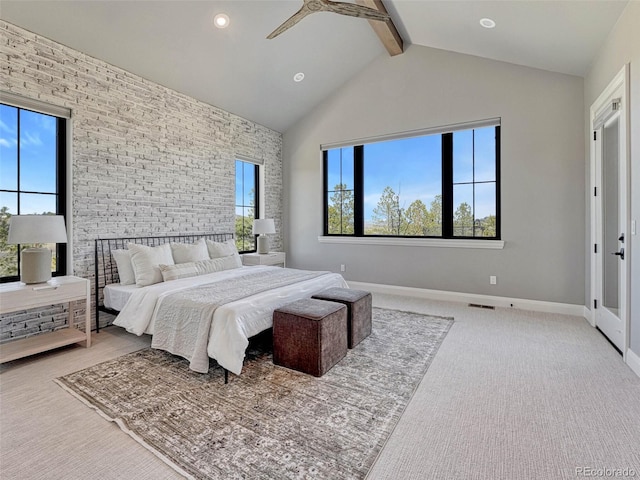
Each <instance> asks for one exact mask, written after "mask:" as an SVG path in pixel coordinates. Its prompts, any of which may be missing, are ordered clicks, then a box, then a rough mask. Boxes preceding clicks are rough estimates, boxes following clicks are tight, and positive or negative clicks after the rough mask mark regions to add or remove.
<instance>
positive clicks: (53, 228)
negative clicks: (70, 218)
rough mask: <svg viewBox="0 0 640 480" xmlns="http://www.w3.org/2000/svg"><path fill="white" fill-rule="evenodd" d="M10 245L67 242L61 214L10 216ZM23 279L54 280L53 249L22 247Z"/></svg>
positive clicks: (33, 280) (28, 280)
mask: <svg viewBox="0 0 640 480" xmlns="http://www.w3.org/2000/svg"><path fill="white" fill-rule="evenodd" d="M7 243H9V244H34V243H35V244H42V243H67V230H66V228H65V226H64V217H63V216H62V215H13V216H12V217H11V218H10V219H9V238H8V239H7ZM20 270H21V272H20V273H21V275H20V277H21V278H20V280H21V281H23V282H24V283H27V284H30V283H43V282H47V281H49V280H51V250H49V249H48V248H45V247H33V248H25V249H24V250H22V262H21V268H20Z"/></svg>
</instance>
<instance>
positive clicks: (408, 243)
mask: <svg viewBox="0 0 640 480" xmlns="http://www.w3.org/2000/svg"><path fill="white" fill-rule="evenodd" d="M318 242H319V243H338V244H343V245H390V246H402V247H442V248H482V249H492V250H502V249H503V248H504V243H505V242H504V240H467V239H460V240H452V239H448V238H447V239H444V238H389V237H384V238H380V237H346V236H345V237H339V236H319V237H318Z"/></svg>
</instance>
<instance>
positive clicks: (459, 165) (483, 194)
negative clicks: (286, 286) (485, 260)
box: [323, 120, 500, 240]
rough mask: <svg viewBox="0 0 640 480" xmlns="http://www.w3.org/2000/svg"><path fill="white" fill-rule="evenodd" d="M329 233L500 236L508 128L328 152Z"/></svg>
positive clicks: (489, 125) (477, 128) (490, 125)
mask: <svg viewBox="0 0 640 480" xmlns="http://www.w3.org/2000/svg"><path fill="white" fill-rule="evenodd" d="M323 164H324V176H323V177H324V235H327V236H331V235H339V236H340V235H341V236H362V237H365V236H386V237H428V238H446V239H485V240H487V239H493V240H497V239H500V123H499V120H487V121H482V122H474V123H472V124H464V125H457V126H453V127H452V126H448V127H443V128H442V129H429V130H428V131H423V132H420V133H412V134H407V135H394V136H393V137H392V138H389V137H387V138H385V139H381V140H376V139H374V140H371V141H368V142H362V143H358V144H355V145H337V146H330V147H328V148H325V147H323Z"/></svg>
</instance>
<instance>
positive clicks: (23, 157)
mask: <svg viewBox="0 0 640 480" xmlns="http://www.w3.org/2000/svg"><path fill="white" fill-rule="evenodd" d="M66 126H67V119H66V118H61V117H57V116H54V115H49V114H45V113H40V112H37V111H33V110H29V109H26V108H21V107H19V106H15V105H9V104H0V282H9V281H16V280H18V278H19V275H18V272H19V271H20V253H19V252H20V251H21V250H22V249H24V248H26V247H29V246H32V245H12V244H9V243H8V241H7V240H8V233H9V222H10V218H11V217H12V216H14V215H63V216H64V215H65V214H66ZM42 246H44V247H47V248H49V249H51V253H52V261H51V272H52V275H65V274H66V263H67V262H66V254H67V245H66V244H64V243H59V244H50V245H42Z"/></svg>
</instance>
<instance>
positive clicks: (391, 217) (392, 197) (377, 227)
mask: <svg viewBox="0 0 640 480" xmlns="http://www.w3.org/2000/svg"><path fill="white" fill-rule="evenodd" d="M403 216H404V209H403V208H401V207H400V195H399V194H397V193H396V192H394V191H393V189H392V188H391V187H385V188H384V190H383V191H382V195H381V196H380V200H378V205H377V206H376V208H374V209H373V216H372V220H373V228H372V233H378V234H382V235H401V234H402V229H403V224H404V221H403V220H404V219H403Z"/></svg>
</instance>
